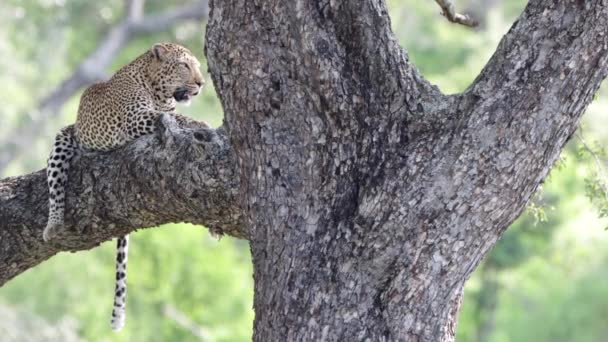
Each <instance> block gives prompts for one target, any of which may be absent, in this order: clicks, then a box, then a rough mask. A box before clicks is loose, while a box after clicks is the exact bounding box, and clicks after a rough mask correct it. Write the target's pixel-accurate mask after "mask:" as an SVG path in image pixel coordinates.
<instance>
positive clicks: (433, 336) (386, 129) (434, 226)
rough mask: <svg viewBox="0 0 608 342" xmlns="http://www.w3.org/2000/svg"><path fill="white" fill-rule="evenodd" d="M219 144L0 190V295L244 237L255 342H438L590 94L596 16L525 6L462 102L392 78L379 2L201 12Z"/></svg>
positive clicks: (411, 80)
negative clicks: (147, 237) (151, 251)
mask: <svg viewBox="0 0 608 342" xmlns="http://www.w3.org/2000/svg"><path fill="white" fill-rule="evenodd" d="M210 9H211V11H210V16H209V23H208V26H207V33H206V54H207V58H208V62H209V69H210V73H211V76H212V79H213V83H214V85H215V87H216V90H217V93H218V95H219V97H220V99H221V101H222V105H223V108H224V113H225V127H224V128H220V129H218V130H209V129H203V128H196V127H194V128H187V127H186V128H180V127H176V125H175V123H174V122H172V121H171V120H170V119H168V118H163V120H161V122H160V124H159V130H158V132H157V134H156V135H154V136H149V137H145V138H143V139H141V140H138V141H137V142H134V143H133V144H130V145H128V146H126V147H124V148H122V149H120V150H117V151H115V152H113V153H106V154H93V155H85V156H83V157H82V158H81V159H80V161H79V162H77V163H76V166H75V167H74V169H73V170H72V172H71V173H70V179H71V181H70V185H69V187H68V189H67V193H68V194H67V198H68V202H67V208H68V209H67V215H66V218H67V222H66V226H67V227H66V230H65V231H64V232H63V234H62V235H60V237H59V240H58V241H57V242H56V243H55V244H54V245H48V244H44V243H43V242H42V240H41V239H40V235H41V232H42V229H43V227H44V222H45V220H46V217H45V208H46V188H45V184H44V176H43V173H42V172H38V173H34V174H31V175H26V176H22V177H17V178H9V179H7V180H4V181H2V182H1V183H0V201H1V202H2V205H0V218H1V219H2V222H4V225H3V227H2V228H0V254H1V255H2V258H0V284H2V283H4V282H6V281H7V280H9V279H10V278H11V277H14V276H15V275H17V274H19V273H20V272H23V271H25V270H26V269H28V268H30V267H33V266H35V265H36V264H38V263H39V262H41V261H43V260H45V259H46V258H49V257H50V256H52V255H53V254H55V253H57V252H58V251H60V250H81V249H87V248H91V247H93V246H95V245H96V244H98V243H99V242H101V241H104V240H107V239H109V238H111V237H114V236H118V235H122V234H125V233H128V232H129V231H132V230H134V229H136V228H143V227H149V226H153V225H157V224H160V223H163V222H176V221H187V222H193V223H198V224H205V225H207V226H208V227H209V228H210V229H212V230H213V231H215V232H217V233H222V232H223V233H225V234H228V235H234V236H238V237H245V238H247V239H248V240H249V241H250V246H251V253H252V257H253V262H254V279H255V298H254V307H255V311H256V319H255V323H254V340H255V341H283V340H288V341H291V340H295V341H299V340H328V341H359V340H369V341H382V340H384V341H397V340H399V341H452V340H453V339H454V330H455V324H456V316H457V313H458V309H459V307H460V302H461V298H462V288H463V284H464V282H465V281H466V279H467V277H468V276H469V275H470V274H471V272H472V271H473V270H474V269H475V267H476V266H477V264H478V263H479V261H480V260H481V259H482V258H483V256H484V255H485V254H486V253H487V252H488V251H489V249H490V248H491V247H492V246H493V245H494V244H495V243H496V241H497V239H498V238H499V237H500V235H501V234H502V233H503V232H504V231H505V229H506V227H507V226H508V225H509V224H510V223H511V222H512V221H513V220H514V219H515V218H516V217H517V216H518V215H519V214H520V213H521V211H522V210H523V209H524V207H525V205H526V203H527V201H528V200H529V199H530V197H531V196H532V194H534V192H535V190H536V188H537V187H538V185H539V184H540V183H541V182H542V181H543V179H544V178H545V176H546V175H547V173H548V171H549V170H550V168H551V166H552V165H553V163H554V162H555V161H556V159H557V158H558V156H559V153H560V150H561V149H562V147H563V146H564V144H565V143H566V141H567V140H568V139H569V138H570V136H571V135H572V134H573V133H574V131H575V129H576V127H577V125H578V122H579V119H580V117H581V116H582V114H583V112H584V110H585V108H586V106H587V105H588V104H589V102H590V101H591V100H592V98H593V95H594V93H595V92H596V90H597V89H598V87H599V85H600V83H601V81H602V80H603V79H604V77H605V76H606V72H607V66H606V62H607V58H608V54H607V53H606V50H607V46H608V37H607V35H606V34H605V32H606V29H607V28H608V8H607V7H606V2H605V1H600V0H592V1H560V2H555V1H547V0H532V1H530V2H529V4H528V6H527V7H526V9H525V10H524V12H523V13H522V15H521V17H520V18H519V20H518V21H517V22H516V23H515V24H514V25H513V27H512V28H511V30H510V31H509V32H508V33H507V34H506V36H505V37H504V38H503V40H502V42H501V43H500V45H499V46H498V48H497V50H496V52H495V54H494V56H493V57H492V58H491V60H490V61H489V62H488V64H487V65H486V67H485V68H484V70H483V71H482V72H481V74H480V75H479V76H478V77H477V79H476V80H475V81H474V82H473V84H471V85H470V87H469V88H468V89H467V90H466V91H465V92H464V93H462V94H456V95H445V94H442V93H441V92H440V90H439V89H437V88H436V87H434V86H432V85H431V84H429V83H428V82H427V81H426V80H425V79H424V78H423V77H422V76H421V75H420V74H419V73H418V71H417V70H416V68H415V67H414V66H413V65H412V64H411V63H410V62H409V61H408V58H407V53H406V52H405V51H404V50H402V49H401V48H400V47H399V46H398V44H397V43H396V40H395V39H394V37H393V34H392V32H391V29H390V20H389V18H388V15H387V10H386V6H385V4H384V1H382V0H365V1H360V0H357V1H355V0H343V1H321V2H319V1H312V0H300V1H297V2H296V3H293V2H291V1H248V0H222V1H219V0H214V1H211V2H210Z"/></svg>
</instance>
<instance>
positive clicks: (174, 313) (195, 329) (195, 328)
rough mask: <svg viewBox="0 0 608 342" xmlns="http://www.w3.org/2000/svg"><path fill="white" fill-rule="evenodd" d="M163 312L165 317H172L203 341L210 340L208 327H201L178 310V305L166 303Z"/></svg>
mask: <svg viewBox="0 0 608 342" xmlns="http://www.w3.org/2000/svg"><path fill="white" fill-rule="evenodd" d="M163 314H164V315H165V317H167V318H169V319H171V320H172V321H173V322H175V323H177V324H178V325H179V326H181V327H182V328H184V329H186V330H188V331H189V332H190V333H192V335H194V336H196V337H197V338H198V339H199V340H201V341H209V340H210V339H211V337H210V336H209V332H207V329H205V328H203V327H201V326H200V325H199V324H197V323H196V322H194V321H193V320H191V319H190V317H188V316H187V315H186V314H184V313H183V312H181V311H180V310H178V309H177V308H176V307H174V306H172V305H169V304H165V306H164V307H163Z"/></svg>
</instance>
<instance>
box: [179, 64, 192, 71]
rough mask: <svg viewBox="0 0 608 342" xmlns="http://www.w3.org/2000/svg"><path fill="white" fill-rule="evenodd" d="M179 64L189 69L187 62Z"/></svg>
mask: <svg viewBox="0 0 608 342" xmlns="http://www.w3.org/2000/svg"><path fill="white" fill-rule="evenodd" d="M180 64H181V65H183V66H185V67H186V69H188V70H190V65H188V63H180Z"/></svg>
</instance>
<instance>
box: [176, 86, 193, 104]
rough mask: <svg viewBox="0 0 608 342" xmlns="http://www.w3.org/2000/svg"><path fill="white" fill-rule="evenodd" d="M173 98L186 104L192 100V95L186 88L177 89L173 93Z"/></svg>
mask: <svg viewBox="0 0 608 342" xmlns="http://www.w3.org/2000/svg"><path fill="white" fill-rule="evenodd" d="M173 98H174V99H175V100H176V101H177V102H188V101H190V99H191V98H192V94H191V93H190V92H189V91H188V89H186V88H177V89H176V90H175V92H174V93H173Z"/></svg>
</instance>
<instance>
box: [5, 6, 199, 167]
mask: <svg viewBox="0 0 608 342" xmlns="http://www.w3.org/2000/svg"><path fill="white" fill-rule="evenodd" d="M143 5H144V1H143V0H132V1H129V2H127V8H126V11H125V12H126V16H125V17H124V18H123V20H122V21H121V22H120V23H119V24H117V25H116V26H114V27H112V28H111V29H110V30H109V31H108V33H107V34H106V36H105V37H104V38H102V39H101V42H100V44H99V45H98V47H97V48H96V49H95V50H94V51H93V52H92V53H91V54H90V55H89V56H88V57H87V58H85V60H84V61H83V62H82V63H81V64H80V65H79V66H78V67H76V70H75V71H74V73H73V74H72V75H70V76H68V77H67V78H66V79H65V80H64V81H63V82H61V83H60V84H59V86H58V87H57V88H55V89H54V90H53V91H51V93H50V94H48V95H47V96H46V97H44V98H43V99H42V100H41V101H40V102H39V103H38V106H37V109H36V111H37V112H39V113H40V114H39V115H38V116H39V119H38V120H35V121H32V122H28V123H27V124H24V125H23V126H22V127H20V128H18V129H15V130H14V132H15V133H14V134H11V135H9V136H8V137H7V138H6V139H4V140H3V141H2V142H1V143H0V145H3V146H5V147H4V151H3V153H0V174H2V171H3V170H4V169H5V168H6V167H7V166H8V164H9V163H10V162H11V161H12V160H13V159H14V158H15V156H17V155H19V154H21V153H23V151H24V150H25V149H27V148H28V147H29V146H31V141H32V140H33V139H34V137H36V136H38V135H39V133H40V131H41V129H42V128H43V127H44V126H45V125H46V124H47V123H48V122H49V121H50V120H52V119H53V118H55V117H57V116H58V115H59V113H60V109H61V107H62V106H63V104H64V103H65V102H66V101H67V100H68V99H69V98H70V97H72V96H73V95H74V93H76V92H77V91H78V90H79V89H81V88H82V87H84V86H87V85H90V84H92V83H95V82H100V81H103V80H105V79H107V78H108V75H107V74H106V72H105V71H104V69H106V68H107V67H108V66H109V65H110V63H112V61H113V60H114V58H115V57H116V56H117V55H118V52H119V51H120V49H122V48H123V46H125V45H126V44H127V43H128V42H130V41H131V40H133V39H134V38H136V37H138V36H141V35H146V34H151V33H155V32H161V31H164V30H166V29H167V28H169V27H171V26H172V25H175V24H176V23H178V22H182V21H187V20H201V19H203V18H206V17H207V16H208V13H209V6H208V1H207V0H199V1H195V2H193V3H191V4H188V5H184V6H182V7H179V8H176V9H172V10H168V11H165V12H163V13H160V14H155V15H148V16H142V14H141V11H142V10H143Z"/></svg>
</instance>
